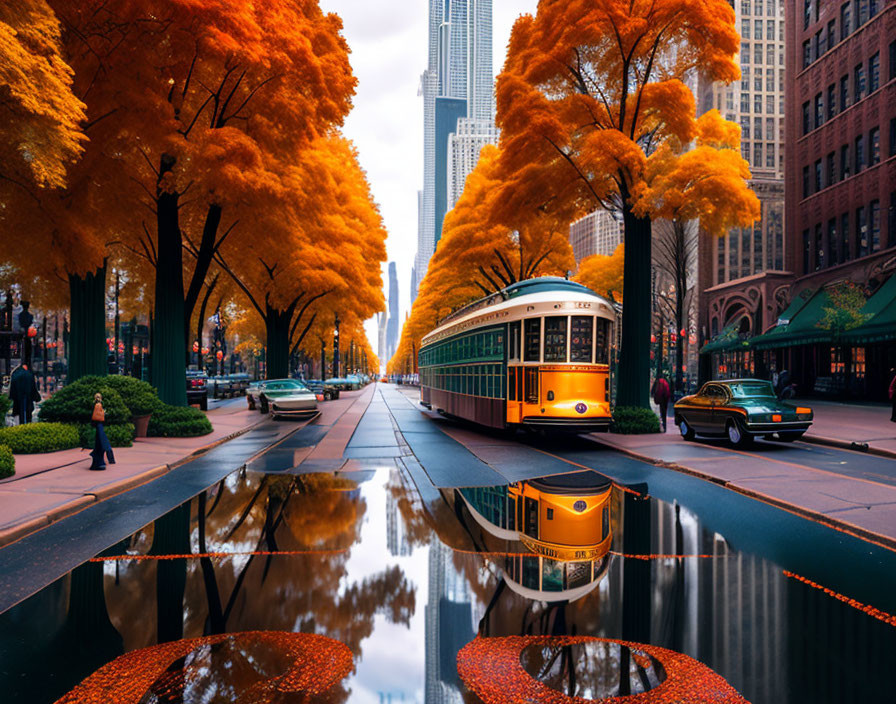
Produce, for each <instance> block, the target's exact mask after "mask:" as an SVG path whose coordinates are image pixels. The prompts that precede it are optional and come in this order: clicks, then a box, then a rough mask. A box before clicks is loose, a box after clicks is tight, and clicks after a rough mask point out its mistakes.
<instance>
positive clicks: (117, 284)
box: [115, 269, 121, 374]
mask: <svg viewBox="0 0 896 704" xmlns="http://www.w3.org/2000/svg"><path fill="white" fill-rule="evenodd" d="M120 291H121V273H120V272H119V271H118V270H117V269H116V270H115V373H116V374H117V373H118V370H119V368H120V364H121V361H120V360H119V358H118V338H119V334H120V331H121V311H120V309H119V307H118V295H119V293H120Z"/></svg>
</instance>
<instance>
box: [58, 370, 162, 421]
mask: <svg viewBox="0 0 896 704" xmlns="http://www.w3.org/2000/svg"><path fill="white" fill-rule="evenodd" d="M75 383H76V384H87V385H90V386H91V387H93V386H95V387H97V388H99V387H101V386H106V387H109V388H112V389H115V391H117V392H118V395H119V396H121V399H122V401H124V405H125V406H127V407H128V410H129V411H130V412H131V415H132V416H146V415H149V414H150V413H155V412H156V411H161V410H162V409H163V408H164V407H165V404H164V403H163V402H162V400H161V399H160V398H159V393H158V392H157V391H156V390H155V388H153V386H152V384H148V383H147V382H145V381H140V380H139V379H135V378H134V377H132V376H122V375H120V374H113V375H110V376H85V377H81V378H80V379H78V381H76V382H75ZM100 393H102V391H100ZM105 398H106V396H105V394H103V400H105Z"/></svg>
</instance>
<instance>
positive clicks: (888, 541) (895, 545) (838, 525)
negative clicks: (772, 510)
mask: <svg viewBox="0 0 896 704" xmlns="http://www.w3.org/2000/svg"><path fill="white" fill-rule="evenodd" d="M589 437H590V436H589ZM593 442H598V443H600V444H601V445H603V446H604V447H606V448H609V449H611V450H615V451H616V452H621V453H622V454H624V455H628V456H629V457H632V458H634V459H636V460H639V461H641V462H644V463H645V464H650V465H653V466H654V467H663V468H665V469H671V470H674V471H676V472H680V473H682V474H687V475H689V476H691V477H694V478H696V479H703V480H705V481H708V482H712V483H713V484H716V485H718V486H721V487H724V488H725V489H728V490H729V491H734V492H736V493H738V494H741V495H742V496H746V497H747V498H750V499H755V500H757V501H762V502H763V503H766V504H769V505H771V506H775V507H777V508H780V509H782V510H784V511H787V512H789V513H793V514H796V515H798V516H801V517H803V518H808V519H810V520H812V521H814V522H816V523H820V524H821V525H824V526H827V527H828V528H833V529H834V530H838V531H840V532H842V533H846V534H848V535H852V536H854V537H857V538H860V539H862V540H866V541H868V542H870V543H874V544H876V545H879V546H881V547H883V548H886V549H887V550H893V551H894V552H896V538H893V537H890V536H888V535H881V534H880V533H875V532H873V531H870V530H867V529H865V528H861V527H859V526H856V525H853V524H852V523H847V522H845V521H838V520H837V519H836V518H831V517H830V516H828V515H826V514H824V513H819V512H818V511H812V510H810V509H807V508H805V507H803V506H799V505H797V504H792V503H789V502H787V501H783V500H781V499H777V498H775V497H774V496H769V495H768V494H763V493H761V492H758V491H753V490H751V489H746V488H744V487H741V486H738V485H737V484H732V483H731V482H728V481H727V480H725V479H720V478H719V477H716V476H713V475H711V474H706V473H704V472H700V471H699V470H696V469H691V468H690V467H685V466H684V465H680V464H676V463H674V462H664V461H663V460H658V459H656V458H655V457H650V456H648V455H643V454H641V453H640V452H635V451H634V450H630V449H628V448H624V447H619V446H617V445H613V444H611V443H608V442H601V440H600V439H597V438H593Z"/></svg>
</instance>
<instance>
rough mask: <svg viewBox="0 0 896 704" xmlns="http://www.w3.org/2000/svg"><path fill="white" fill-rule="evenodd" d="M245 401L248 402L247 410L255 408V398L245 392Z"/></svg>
mask: <svg viewBox="0 0 896 704" xmlns="http://www.w3.org/2000/svg"><path fill="white" fill-rule="evenodd" d="M246 401H247V402H248V403H249V410H250V411H254V410H255V399H254V398H252V397H251V396H249V395H248V394H247V395H246Z"/></svg>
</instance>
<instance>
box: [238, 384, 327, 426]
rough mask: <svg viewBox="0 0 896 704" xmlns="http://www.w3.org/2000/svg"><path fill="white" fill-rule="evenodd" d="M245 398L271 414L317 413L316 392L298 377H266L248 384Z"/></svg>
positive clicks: (295, 414) (300, 415)
mask: <svg viewBox="0 0 896 704" xmlns="http://www.w3.org/2000/svg"><path fill="white" fill-rule="evenodd" d="M246 400H247V403H248V404H249V408H250V409H255V408H257V409H258V410H259V411H261V412H262V413H270V414H271V416H273V417H274V418H277V417H278V416H297V417H310V416H314V415H317V412H318V411H317V394H315V393H314V391H312V390H311V389H309V388H308V387H307V386H305V384H303V383H302V382H301V381H299V380H298V379H268V380H266V381H258V382H254V383H252V384H250V385H249V390H248V391H247V392H246Z"/></svg>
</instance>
